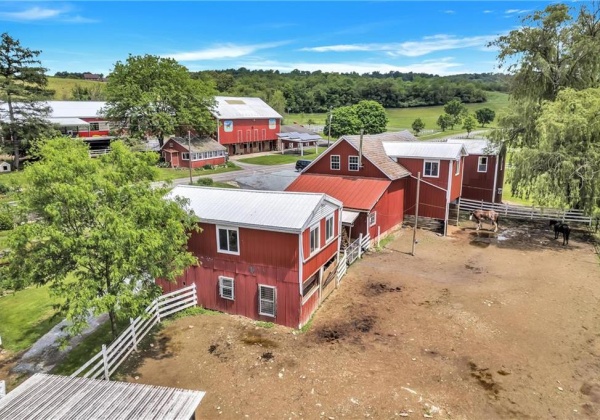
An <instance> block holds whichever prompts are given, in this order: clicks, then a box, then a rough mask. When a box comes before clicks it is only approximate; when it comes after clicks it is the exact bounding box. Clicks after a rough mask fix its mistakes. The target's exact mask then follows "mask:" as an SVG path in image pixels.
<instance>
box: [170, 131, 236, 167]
mask: <svg viewBox="0 0 600 420" xmlns="http://www.w3.org/2000/svg"><path fill="white" fill-rule="evenodd" d="M226 150H227V149H226V148H225V146H223V145H220V144H219V143H217V142H216V141H215V140H213V139H211V138H210V137H204V138H201V137H194V138H192V139H190V141H189V147H188V140H187V139H184V138H181V137H172V138H170V139H169V140H167V141H166V142H165V144H164V145H163V147H162V148H161V149H160V154H161V156H162V158H163V159H164V160H165V162H168V163H169V164H170V165H171V167H172V168H189V167H190V162H191V164H192V168H201V167H203V166H204V165H223V164H224V163H225V162H226V157H225V152H226ZM190 158H191V160H190Z"/></svg>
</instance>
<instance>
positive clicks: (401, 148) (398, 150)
mask: <svg viewBox="0 0 600 420" xmlns="http://www.w3.org/2000/svg"><path fill="white" fill-rule="evenodd" d="M383 148H384V150H385V153H386V154H387V155H388V156H390V157H403V158H417V159H443V160H454V159H458V158H460V157H461V156H466V155H467V152H466V150H465V147H464V146H463V145H462V143H457V144H453V143H442V142H425V141H410V142H384V143H383Z"/></svg>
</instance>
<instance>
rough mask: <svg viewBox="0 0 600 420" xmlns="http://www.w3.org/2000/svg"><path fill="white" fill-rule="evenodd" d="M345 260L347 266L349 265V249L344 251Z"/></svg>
mask: <svg viewBox="0 0 600 420" xmlns="http://www.w3.org/2000/svg"><path fill="white" fill-rule="evenodd" d="M344 260H345V261H346V265H348V249H347V248H346V249H344Z"/></svg>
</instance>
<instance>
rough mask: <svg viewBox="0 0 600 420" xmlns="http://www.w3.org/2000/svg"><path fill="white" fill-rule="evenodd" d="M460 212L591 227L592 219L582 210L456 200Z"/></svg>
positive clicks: (463, 199)
mask: <svg viewBox="0 0 600 420" xmlns="http://www.w3.org/2000/svg"><path fill="white" fill-rule="evenodd" d="M458 206H459V208H460V210H466V211H470V210H478V209H481V210H494V211H496V212H497V213H498V214H500V216H504V217H508V218H514V219H529V220H540V219H541V220H558V221H560V222H571V223H583V224H586V225H588V226H591V225H592V217H590V216H586V214H585V213H584V212H583V210H577V209H572V210H560V209H555V208H543V207H534V206H521V205H517V204H506V203H489V202H486V201H477V200H467V199H465V198H459V199H458Z"/></svg>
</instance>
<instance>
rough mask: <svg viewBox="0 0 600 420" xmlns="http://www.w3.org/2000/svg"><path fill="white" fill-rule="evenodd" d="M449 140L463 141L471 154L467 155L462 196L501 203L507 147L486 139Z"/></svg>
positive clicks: (452, 140) (449, 141)
mask: <svg viewBox="0 0 600 420" xmlns="http://www.w3.org/2000/svg"><path fill="white" fill-rule="evenodd" d="M447 142H448V143H462V144H463V145H464V146H465V148H466V149H467V153H468V154H469V156H467V157H465V163H464V171H463V172H464V175H463V184H462V194H461V197H462V198H468V199H470V200H483V201H488V202H492V203H501V202H502V188H503V186H504V164H505V159H504V158H505V154H506V153H505V152H506V150H505V148H502V147H498V146H496V145H493V144H492V143H491V142H490V141H489V140H485V139H476V140H464V139H448V140H447Z"/></svg>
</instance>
